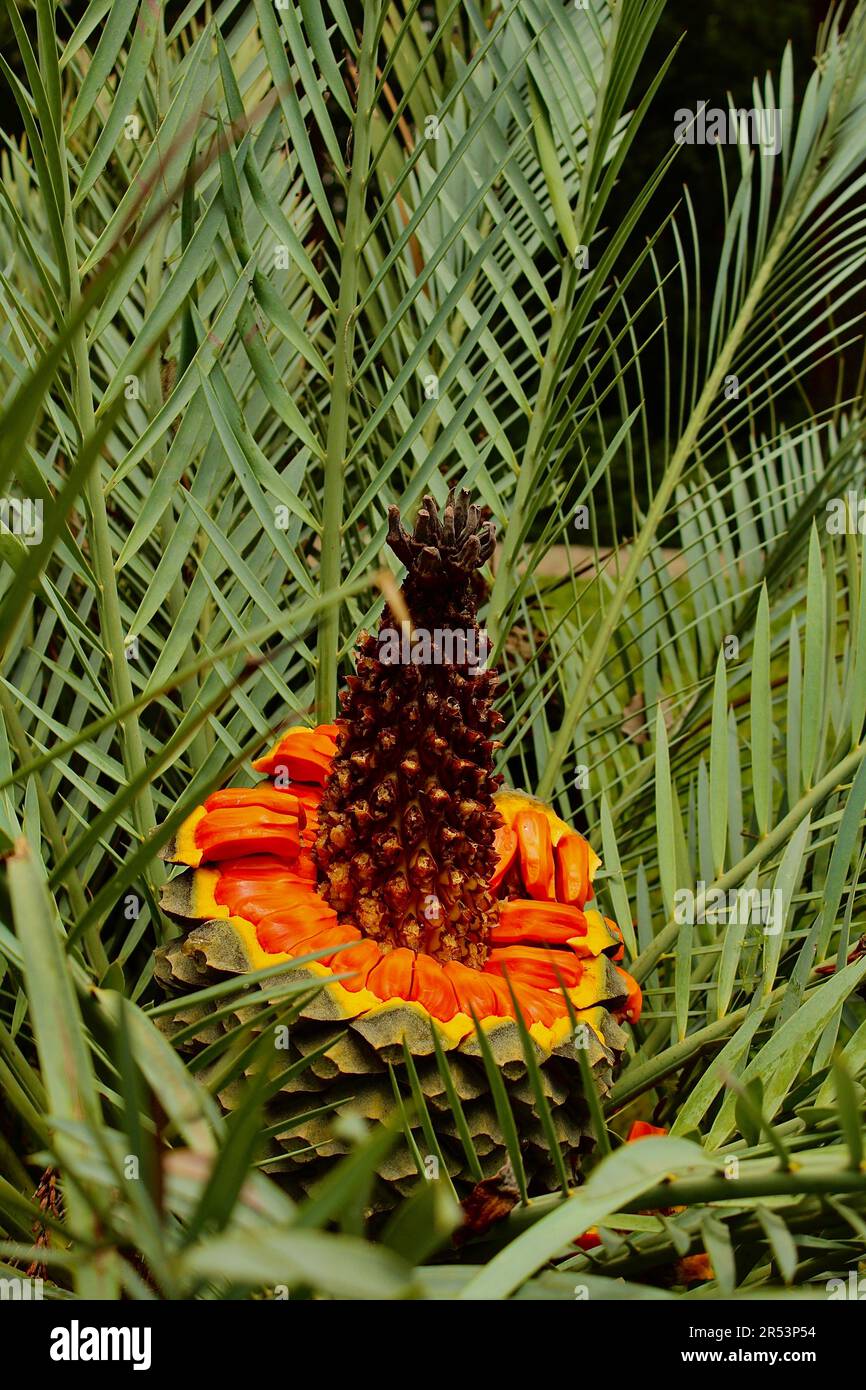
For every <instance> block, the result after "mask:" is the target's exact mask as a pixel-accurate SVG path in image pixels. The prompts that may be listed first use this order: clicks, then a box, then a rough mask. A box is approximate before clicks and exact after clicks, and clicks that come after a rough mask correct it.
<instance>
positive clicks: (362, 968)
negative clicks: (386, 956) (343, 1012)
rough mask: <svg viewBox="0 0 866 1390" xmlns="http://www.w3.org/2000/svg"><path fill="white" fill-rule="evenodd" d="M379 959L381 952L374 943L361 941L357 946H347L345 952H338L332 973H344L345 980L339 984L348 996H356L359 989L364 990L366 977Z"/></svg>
mask: <svg viewBox="0 0 866 1390" xmlns="http://www.w3.org/2000/svg"><path fill="white" fill-rule="evenodd" d="M381 958H382V952H381V951H380V950H379V947H378V946H377V945H376V943H375V941H365V940H361V941H359V942H358V944H357V946H347V947H346V949H345V951H340V952H338V954H337V957H336V960H335V961H334V964H333V969H334V973H335V974H337V975H342V974H343V973H345V974H346V976H347V978H346V979H345V980H341V981H340V984H341V985H342V986H343V989H347V990H348V991H349V993H350V994H357V993H358V990H359V989H365V988H366V985H367V977H368V975H369V974H370V971H371V970H372V969H373V967H374V966H375V965H376V964H378V962H379V961H380V960H381Z"/></svg>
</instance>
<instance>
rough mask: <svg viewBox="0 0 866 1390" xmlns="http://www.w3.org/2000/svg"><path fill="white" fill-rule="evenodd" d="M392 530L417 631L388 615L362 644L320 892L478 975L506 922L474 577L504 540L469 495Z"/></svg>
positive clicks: (329, 788) (323, 823)
mask: <svg viewBox="0 0 866 1390" xmlns="http://www.w3.org/2000/svg"><path fill="white" fill-rule="evenodd" d="M389 523H390V524H389V531H388V542H389V544H390V546H391V548H392V550H393V551H394V553H395V554H396V555H397V556H398V558H399V559H400V560H402V562H403V563H404V564H405V565H406V569H407V574H406V578H405V580H404V584H403V597H404V599H405V602H406V606H407V608H408V610H409V613H410V616H411V631H410V630H409V629H408V628H407V629H406V630H405V631H401V628H400V625H399V624H395V621H394V618H393V616H392V615H391V613H390V612H389V611H388V610H387V609H386V611H385V613H384V614H383V616H382V620H381V622H380V625H379V632H378V635H377V636H373V635H371V634H370V633H362V635H361V638H360V641H359V643H358V648H357V652H356V674H355V675H354V676H349V677H348V679H347V682H346V688H345V689H344V690H343V691H342V692H341V695H340V702H341V705H342V711H343V712H342V716H341V717H340V718H338V720H337V725H338V729H339V733H338V737H337V753H336V756H335V758H334V761H333V765H332V771H331V774H330V777H329V780H328V783H327V785H326V787H325V792H324V796H323V799H322V803H321V806H320V808H319V834H318V838H317V841H316V846H315V857H316V861H317V865H318V871H319V892H320V893H321V894H322V896H323V897H324V898H325V899H326V901H327V902H328V903H330V905H331V906H332V907H333V908H334V909H335V911H337V912H338V913H339V914H340V916H341V918H344V919H345V920H347V921H350V922H352V923H353V924H354V925H355V926H356V927H358V928H359V929H360V930H361V931H362V932H363V933H364V935H365V936H368V937H370V938H371V939H373V940H375V941H377V942H378V943H379V945H380V946H382V947H384V948H388V947H398V946H408V947H410V948H411V949H412V950H416V951H426V952H428V953H429V954H431V955H434V956H436V957H437V958H438V959H439V960H442V961H447V960H457V961H461V962H462V963H464V964H466V965H470V966H475V967H477V968H480V967H481V966H482V965H483V963H484V961H485V960H486V958H487V954H488V945H487V941H488V936H489V932H490V930H491V928H492V927H493V926H494V925H495V923H496V920H497V906H496V901H495V898H494V896H493V894H492V893H491V892H490V890H489V889H488V887H487V884H488V881H489V879H490V876H491V874H492V872H493V869H494V867H495V863H496V854H495V851H494V849H493V837H494V833H495V830H496V828H497V826H498V825H499V824H500V818H499V814H498V812H497V811H496V809H495V806H494V804H493V794H494V792H495V791H496V789H497V787H498V786H499V784H500V782H501V780H502V779H501V777H499V776H498V775H496V774H495V773H494V772H493V752H494V748H495V732H496V730H497V729H498V728H499V727H500V726H501V724H502V717H501V715H499V713H498V712H497V711H496V710H495V709H494V707H493V695H494V691H495V688H496V685H497V681H498V677H497V675H496V672H495V671H488V670H486V669H483V666H481V665H479V663H478V656H479V654H481V656H482V658H483V654H484V647H483V644H482V641H481V634H479V631H478V628H477V626H476V623H475V616H476V611H477V604H478V599H477V583H476V574H475V572H476V571H477V569H478V568H479V567H480V566H481V565H483V564H484V562H485V561H486V560H488V559H489V558H490V556H491V554H492V553H493V547H494V544H495V531H494V527H493V525H492V523H490V522H488V521H482V520H481V515H480V511H479V508H478V507H477V506H474V505H472V504H471V503H470V501H469V494H468V492H466V491H464V490H461V491H459V492H455V491H454V490H452V491H451V492H450V493H449V495H448V500H447V502H446V505H445V508H444V510H443V512H442V514H441V516H440V513H439V508H438V506H437V504H436V502H435V501H434V499H433V498H432V497H425V498H424V502H423V504H422V506H421V508H420V510H419V512H418V516H417V519H416V522H415V527H414V530H413V531H412V533H411V534H410V533H409V532H408V531H406V530H405V528H404V527H403V525H402V523H401V520H400V514H399V512H398V510H397V508H396V507H392V508H390V510H389ZM425 634H426V640H425ZM398 639H400V641H399V646H400V652H401V655H400V658H399V659H397V660H395V659H394V656H393V648H394V646H395V645H398ZM452 639H453V640H452ZM413 652H414V654H415V655H414V656H413V655H412V653H413ZM383 657H384V658H385V659H383Z"/></svg>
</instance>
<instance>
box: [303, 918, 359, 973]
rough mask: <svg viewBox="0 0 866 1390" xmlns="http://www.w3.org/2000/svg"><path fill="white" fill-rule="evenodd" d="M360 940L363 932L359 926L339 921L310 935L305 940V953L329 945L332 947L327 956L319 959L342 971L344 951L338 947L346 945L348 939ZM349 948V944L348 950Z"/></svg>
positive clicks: (319, 949)
mask: <svg viewBox="0 0 866 1390" xmlns="http://www.w3.org/2000/svg"><path fill="white" fill-rule="evenodd" d="M360 940H361V933H360V932H359V931H358V928H357V927H353V926H352V924H351V922H337V923H336V924H335V925H334V926H332V927H324V928H323V929H322V931H317V932H314V934H313V935H312V936H308V937H307V939H306V941H305V942H304V949H303V954H304V955H306V954H307V952H308V951H321V950H322V948H323V947H325V946H329V947H330V948H331V950H330V953H329V954H328V955H326V956H320V957H319V960H320V962H321V964H322V965H330V966H331V968H332V969H333V970H337V971H340V970H342V968H343V967H342V964H341V961H342V959H343V955H344V952H343V951H338V950H337V947H338V946H343V945H345V943H346V942H348V941H360ZM348 949H349V947H348V946H347V947H346V950H348Z"/></svg>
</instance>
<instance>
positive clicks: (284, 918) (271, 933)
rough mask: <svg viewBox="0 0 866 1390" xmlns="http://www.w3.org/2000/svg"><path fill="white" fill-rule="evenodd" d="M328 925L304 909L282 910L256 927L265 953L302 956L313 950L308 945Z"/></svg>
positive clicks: (271, 914)
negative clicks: (281, 952) (279, 952)
mask: <svg viewBox="0 0 866 1390" xmlns="http://www.w3.org/2000/svg"><path fill="white" fill-rule="evenodd" d="M326 925H327V924H326V922H325V921H323V920H322V918H321V917H319V916H318V915H316V914H313V913H307V912H305V911H304V909H303V908H294V909H293V908H281V909H280V910H279V911H278V912H269V913H268V914H267V916H265V917H262V919H261V921H260V922H259V923H258V925H257V926H256V936H257V937H258V940H259V945H260V946H261V948H262V950H263V951H270V952H271V954H275V953H276V952H278V951H283V952H285V954H286V955H288V956H300V955H303V954H304V953H305V952H306V951H308V950H312V949H313V948H312V947H310V946H309V945H308V944H307V943H308V942H309V940H310V938H311V937H314V936H315V935H316V934H317V932H321V931H322V930H323V929H324V928H325V926H326ZM335 944H336V943H335Z"/></svg>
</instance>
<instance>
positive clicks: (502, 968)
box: [484, 946, 583, 989]
mask: <svg viewBox="0 0 866 1390" xmlns="http://www.w3.org/2000/svg"><path fill="white" fill-rule="evenodd" d="M484 969H485V971H487V972H493V973H495V974H497V975H505V974H506V973H507V975H508V978H509V979H510V980H511V982H512V984H518V985H532V986H533V987H534V988H535V989H560V988H561V987H562V986H563V985H566V986H567V987H568V988H569V989H571V988H572V987H573V986H574V985H576V984H577V982H578V980H579V979H580V977H581V975H582V974H583V966H582V965H581V963H580V961H579V960H578V959H577V957H576V956H575V955H574V953H573V952H572V951H546V950H545V949H544V948H543V947H542V946H500V947H497V948H494V950H492V951H491V952H490V955H489V956H488V958H487V960H486V961H485V964H484Z"/></svg>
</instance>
